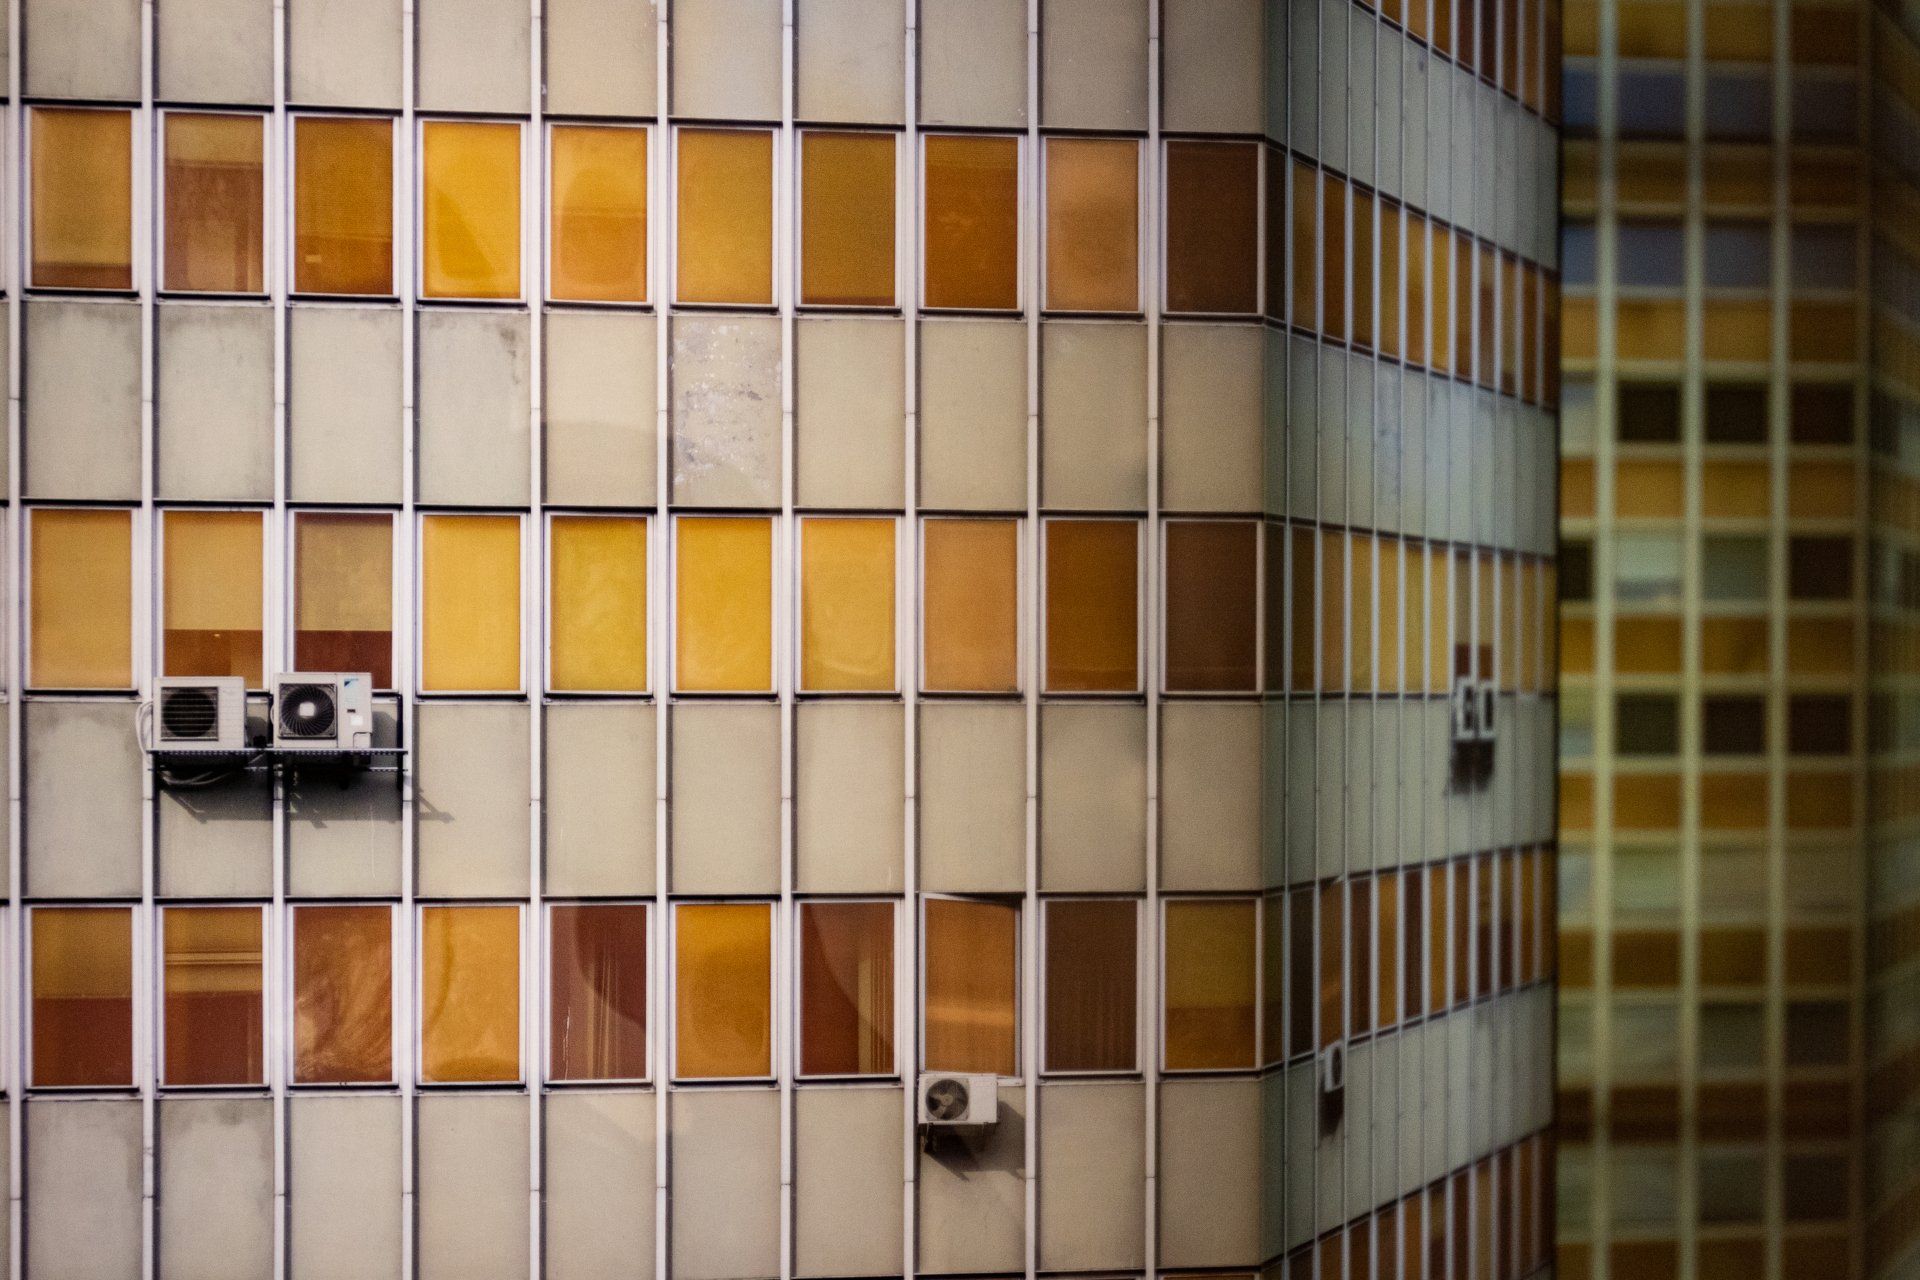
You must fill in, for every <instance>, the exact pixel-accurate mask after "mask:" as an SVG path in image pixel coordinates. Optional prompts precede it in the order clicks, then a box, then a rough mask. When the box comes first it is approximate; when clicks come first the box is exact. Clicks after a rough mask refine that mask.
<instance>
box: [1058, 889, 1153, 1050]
mask: <svg viewBox="0 0 1920 1280" xmlns="http://www.w3.org/2000/svg"><path fill="white" fill-rule="evenodd" d="M1046 912H1047V914H1046V939H1047V943H1046V946H1047V954H1046V963H1045V965H1044V966H1043V969H1044V972H1045V973H1046V980H1047V1001H1046V1007H1047V1030H1046V1046H1047V1063H1046V1069H1047V1070H1048V1071H1131V1070H1133V1069H1134V1067H1135V1065H1136V1062H1137V1060H1138V1058H1139V1053H1138V1050H1137V1047H1136V1044H1135V1030H1134V1024H1135V1021H1136V1018H1135V1011H1134V1010H1135V995H1136V988H1137V986H1138V974H1137V970H1138V967H1139V966H1138V960H1137V954H1136V952H1137V947H1138V939H1137V937H1136V935H1137V933H1138V925H1137V921H1138V918H1139V907H1138V905H1137V904H1135V903H1134V902H1132V901H1129V900H1127V899H1124V898H1105V899H1066V900H1060V901H1053V902H1049V903H1047V907H1046Z"/></svg>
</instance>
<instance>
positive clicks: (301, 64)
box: [287, 0, 401, 109]
mask: <svg viewBox="0 0 1920 1280" xmlns="http://www.w3.org/2000/svg"><path fill="white" fill-rule="evenodd" d="M400 13H401V0H287V100H288V101H289V102H292V103H297V104H304V103H315V104H328V105H332V106H340V107H388V108H393V109H398V108H399V106H400V25H401V19H400Z"/></svg>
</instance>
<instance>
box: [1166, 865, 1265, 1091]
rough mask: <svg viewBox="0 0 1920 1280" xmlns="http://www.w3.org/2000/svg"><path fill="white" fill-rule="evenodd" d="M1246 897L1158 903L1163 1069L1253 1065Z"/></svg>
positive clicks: (1250, 915)
mask: <svg viewBox="0 0 1920 1280" xmlns="http://www.w3.org/2000/svg"><path fill="white" fill-rule="evenodd" d="M1255 905H1256V904H1255V903H1253V902H1252V901H1250V900H1239V899H1235V900H1211V899H1175V900H1173V901H1170V902H1168V903H1167V904H1166V913H1167V932H1166V956H1165V960H1164V963H1165V970H1166V993H1165V998H1166V1024H1165V1025H1166V1037H1167V1044H1166V1058H1165V1061H1166V1068H1167V1070H1169V1071H1230V1070H1236V1069H1239V1068H1243V1067H1252V1066H1253V1065H1255V1064H1254V1021H1255V1018H1254V1007H1253V1003H1254V990H1253V989H1254V965H1255V952H1254V933H1255V928H1256V922H1255V918H1254V911H1255Z"/></svg>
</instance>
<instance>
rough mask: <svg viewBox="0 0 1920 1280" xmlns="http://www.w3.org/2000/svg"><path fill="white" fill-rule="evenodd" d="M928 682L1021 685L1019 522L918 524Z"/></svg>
mask: <svg viewBox="0 0 1920 1280" xmlns="http://www.w3.org/2000/svg"><path fill="white" fill-rule="evenodd" d="M921 555H922V566H921V575H922V589H923V596H922V603H921V610H922V617H921V624H922V644H923V646H924V654H923V657H922V663H923V668H924V670H923V675H922V680H923V681H924V683H925V687H926V688H928V689H930V690H943V691H944V690H953V691H962V690H964V691H967V692H980V693H1011V692H1013V691H1014V690H1016V689H1018V688H1019V687H1020V522H1019V521H1017V520H978V519H956V520H941V519H933V520H927V521H925V522H924V523H923V524H922V525H921Z"/></svg>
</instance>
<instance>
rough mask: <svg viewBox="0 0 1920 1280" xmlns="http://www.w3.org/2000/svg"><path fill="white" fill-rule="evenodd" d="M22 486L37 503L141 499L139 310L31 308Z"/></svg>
mask: <svg viewBox="0 0 1920 1280" xmlns="http://www.w3.org/2000/svg"><path fill="white" fill-rule="evenodd" d="M26 312H27V318H26V332H25V334H23V335H22V339H23V342H24V344H25V350H24V352H23V353H22V359H23V360H24V361H25V362H26V375H25V382H26V386H25V388H24V389H23V390H24V395H25V398H26V403H25V404H24V405H22V406H21V414H22V418H23V423H24V426H25V428H26V442H25V468H26V475H25V476H24V477H23V479H24V480H25V483H26V491H27V495H28V496H29V497H34V498H126V499H132V498H138V497H139V496H140V308H139V307H138V306H137V305H135V304H133V303H127V302H51V301H44V302H43V301H35V302H30V303H28V304H26Z"/></svg>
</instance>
